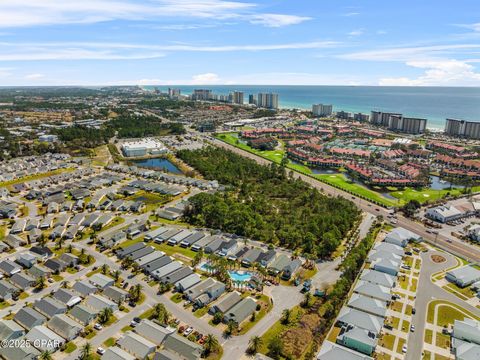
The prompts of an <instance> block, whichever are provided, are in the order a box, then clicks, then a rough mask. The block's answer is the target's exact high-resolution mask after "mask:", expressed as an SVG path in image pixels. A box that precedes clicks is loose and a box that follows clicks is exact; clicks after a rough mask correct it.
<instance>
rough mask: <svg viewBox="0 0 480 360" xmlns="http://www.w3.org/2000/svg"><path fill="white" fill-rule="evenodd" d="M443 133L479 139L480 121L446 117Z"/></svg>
mask: <svg viewBox="0 0 480 360" xmlns="http://www.w3.org/2000/svg"><path fill="white" fill-rule="evenodd" d="M445 134H446V135H450V136H460V137H465V138H469V139H480V122H477V121H468V120H458V119H447V122H446V123H445Z"/></svg>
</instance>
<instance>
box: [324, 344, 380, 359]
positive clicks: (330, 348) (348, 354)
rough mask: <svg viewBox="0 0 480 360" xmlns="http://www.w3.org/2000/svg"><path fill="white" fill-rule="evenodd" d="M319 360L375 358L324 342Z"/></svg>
mask: <svg viewBox="0 0 480 360" xmlns="http://www.w3.org/2000/svg"><path fill="white" fill-rule="evenodd" d="M317 360H373V358H372V357H370V356H368V355H365V354H362V353H359V352H357V351H354V350H351V349H348V348H346V347H343V346H340V345H337V344H334V343H332V342H330V341H324V343H323V345H322V348H321V349H320V352H319V353H318V356H317Z"/></svg>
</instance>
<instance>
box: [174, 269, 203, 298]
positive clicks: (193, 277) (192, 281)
mask: <svg viewBox="0 0 480 360" xmlns="http://www.w3.org/2000/svg"><path fill="white" fill-rule="evenodd" d="M200 281H201V278H200V275H198V274H195V273H193V274H190V275H188V276H187V277H184V278H183V279H181V280H179V281H177V282H176V283H174V285H175V289H176V290H177V291H178V292H180V293H183V292H185V291H186V290H188V289H190V288H191V287H193V286H195V285H197V284H198V283H199V282H200Z"/></svg>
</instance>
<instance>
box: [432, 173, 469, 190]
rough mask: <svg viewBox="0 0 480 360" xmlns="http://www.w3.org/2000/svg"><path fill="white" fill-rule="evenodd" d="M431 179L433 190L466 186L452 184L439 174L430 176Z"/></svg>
mask: <svg viewBox="0 0 480 360" xmlns="http://www.w3.org/2000/svg"><path fill="white" fill-rule="evenodd" d="M430 181H431V184H430V188H432V189H433V190H444V189H450V186H451V187H452V189H454V188H463V187H464V186H462V185H457V184H451V183H450V182H448V181H445V180H441V179H440V178H439V177H438V176H430Z"/></svg>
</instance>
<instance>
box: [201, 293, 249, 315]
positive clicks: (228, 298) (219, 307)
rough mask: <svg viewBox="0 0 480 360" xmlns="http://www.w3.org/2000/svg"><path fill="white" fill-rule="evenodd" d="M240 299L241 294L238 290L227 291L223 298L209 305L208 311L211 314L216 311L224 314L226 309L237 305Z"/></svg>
mask: <svg viewBox="0 0 480 360" xmlns="http://www.w3.org/2000/svg"><path fill="white" fill-rule="evenodd" d="M241 300H242V296H241V295H240V293H239V292H238V291H233V292H231V293H228V294H227V295H225V297H224V298H223V299H221V300H220V301H218V302H217V303H216V304H215V305H213V306H211V307H210V310H209V313H210V314H212V315H214V314H215V313H217V312H220V313H221V314H226V313H227V311H228V310H230V309H231V308H233V307H234V306H235V305H237V304H238V303H239V302H240V301H241Z"/></svg>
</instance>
